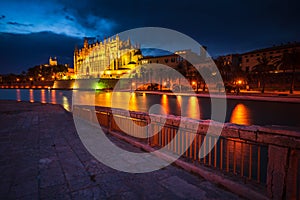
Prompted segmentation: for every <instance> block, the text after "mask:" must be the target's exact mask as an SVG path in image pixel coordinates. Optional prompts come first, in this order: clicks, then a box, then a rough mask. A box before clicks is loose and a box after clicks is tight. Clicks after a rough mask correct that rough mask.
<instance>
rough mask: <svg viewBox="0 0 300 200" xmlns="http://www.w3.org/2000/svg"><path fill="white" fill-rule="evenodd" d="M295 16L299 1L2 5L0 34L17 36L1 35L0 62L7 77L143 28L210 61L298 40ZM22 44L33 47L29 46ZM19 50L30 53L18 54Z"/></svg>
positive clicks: (102, 0)
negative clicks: (177, 40) (186, 39)
mask: <svg viewBox="0 0 300 200" xmlns="http://www.w3.org/2000/svg"><path fill="white" fill-rule="evenodd" d="M20 7H22V9H19V8H20ZM299 10H300V2H299V1H298V0H288V1H281V0H264V1H261V0H252V1H240V0H227V1H217V0H211V1H198V0H193V1H175V0H164V1H159V2H155V1H150V0H127V1H107V0H87V1H76V3H74V1H71V0H54V1H47V0H45V1H42V2H39V3H36V2H35V1H25V0H18V1H17V0H11V1H7V2H5V1H1V2H0V13H1V15H0V19H1V23H0V31H2V32H6V33H15V34H11V35H10V37H8V36H5V37H4V35H3V34H1V35H0V55H3V54H5V55H6V56H2V57H1V61H2V62H4V63H5V65H3V66H6V67H9V68H7V69H5V70H6V71H9V70H11V71H14V70H19V69H20V68H21V66H26V67H27V66H29V65H31V64H39V63H40V62H42V60H45V59H47V58H48V57H49V56H51V55H52V56H54V55H57V56H58V55H62V56H65V57H66V58H67V57H68V58H70V57H71V56H72V54H73V47H74V45H75V43H82V38H83V37H97V38H100V39H103V38H104V37H105V36H106V37H107V36H111V35H114V34H116V33H118V32H121V31H125V30H128V29H132V28H137V27H144V26H155V27H164V28H170V29H174V30H177V31H179V32H182V33H184V34H186V35H188V36H190V37H192V38H193V39H195V40H196V41H198V42H199V43H200V44H202V45H205V46H207V47H208V52H209V53H210V54H211V55H214V56H216V55H220V54H227V53H239V52H245V51H248V50H252V49H256V48H261V47H267V46H272V45H274V44H280V43H285V42H289V41H295V40H299V35H300V26H299V19H300V12H299ZM1 16H3V17H1ZM8 22H15V24H7V23H8ZM22 24H23V25H22ZM24 25H25V26H24ZM26 25H34V26H26ZM44 31H47V32H48V33H47V34H48V35H51V37H50V38H56V39H52V40H47V38H45V37H42V36H43V35H47V34H45V33H44ZM40 32H42V33H40ZM25 33H26V34H25ZM30 33H32V34H30ZM54 36H55V37H54ZM12 38H14V39H16V38H17V41H16V40H13V39H12ZM59 38H60V39H59ZM3 39H4V40H5V41H3ZM25 39H26V40H28V39H29V40H30V41H33V40H34V42H33V43H28V42H26V41H24V40H25ZM6 40H7V41H9V43H7V41H6ZM4 43H5V45H9V46H10V47H9V48H10V49H12V48H14V51H8V52H10V53H11V54H12V55H14V54H15V53H14V52H15V51H16V52H18V54H17V55H18V56H21V57H22V56H23V55H22V53H23V54H26V55H27V56H26V58H25V57H24V56H23V57H22V58H23V59H20V60H21V61H18V63H16V62H17V61H15V60H16V59H12V57H13V56H10V55H8V53H6V50H5V48H4V47H5V46H3V45H4ZM20 44H22V45H23V46H24V49H30V51H29V52H21V50H18V47H19V46H20ZM34 45H38V47H37V46H34ZM49 49H52V50H51V51H50V50H49ZM62 50H64V51H63V52H62ZM55 52H57V53H55ZM69 60H70V62H72V59H69ZM22 62H23V64H22ZM9 63H11V64H9ZM26 63H28V64H26ZM1 71H4V70H2V69H1Z"/></svg>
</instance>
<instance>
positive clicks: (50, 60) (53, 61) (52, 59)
mask: <svg viewBox="0 0 300 200" xmlns="http://www.w3.org/2000/svg"><path fill="white" fill-rule="evenodd" d="M49 65H50V66H55V65H57V59H56V57H54V58H52V57H50V58H49Z"/></svg>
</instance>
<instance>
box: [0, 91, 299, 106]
mask: <svg viewBox="0 0 300 200" xmlns="http://www.w3.org/2000/svg"><path fill="white" fill-rule="evenodd" d="M0 89H3V90H16V89H20V90H30V89H32V90H67V91H73V90H74V91H96V92H113V90H108V89H101V90H100V89H90V90H78V89H72V88H0ZM117 92H134V93H136V94H139V95H142V94H149V95H167V96H185V97H197V98H216V99H222V98H226V100H243V101H266V102H279V103H300V91H295V93H294V94H286V93H282V92H280V93H278V92H265V93H263V94H262V93H257V92H248V91H241V93H240V94H234V93H217V92H212V93H211V94H210V93H194V92H185V93H184V92H181V93H180V92H177V93H172V92H164V91H146V90H136V91H131V90H119V91H117Z"/></svg>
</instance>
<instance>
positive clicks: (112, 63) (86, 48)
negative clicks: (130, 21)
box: [74, 35, 142, 78]
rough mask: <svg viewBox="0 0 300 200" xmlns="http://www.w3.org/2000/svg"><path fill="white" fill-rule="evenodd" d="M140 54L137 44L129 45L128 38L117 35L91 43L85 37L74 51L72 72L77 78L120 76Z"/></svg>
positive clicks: (130, 67)
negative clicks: (79, 46)
mask: <svg viewBox="0 0 300 200" xmlns="http://www.w3.org/2000/svg"><path fill="white" fill-rule="evenodd" d="M141 56H142V55H141V53H140V50H139V46H138V45H136V46H133V45H131V41H130V39H128V40H126V41H122V40H121V39H120V38H119V36H118V35H117V36H116V37H115V38H108V39H105V40H104V41H102V42H96V43H93V44H89V43H88V40H87V39H85V40H84V45H83V48H81V49H75V52H74V73H75V75H76V76H77V78H90V77H93V78H100V77H101V78H120V77H121V76H122V75H123V74H124V73H127V72H128V71H129V70H131V69H133V68H134V67H135V66H136V65H137V63H138V60H139V59H140V58H141Z"/></svg>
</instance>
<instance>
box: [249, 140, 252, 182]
mask: <svg viewBox="0 0 300 200" xmlns="http://www.w3.org/2000/svg"><path fill="white" fill-rule="evenodd" d="M249 148H250V149H249V179H250V180H251V179H252V145H251V144H249Z"/></svg>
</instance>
